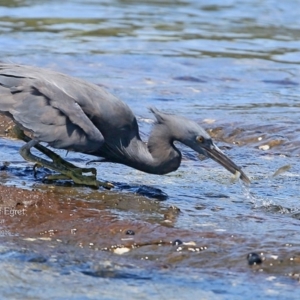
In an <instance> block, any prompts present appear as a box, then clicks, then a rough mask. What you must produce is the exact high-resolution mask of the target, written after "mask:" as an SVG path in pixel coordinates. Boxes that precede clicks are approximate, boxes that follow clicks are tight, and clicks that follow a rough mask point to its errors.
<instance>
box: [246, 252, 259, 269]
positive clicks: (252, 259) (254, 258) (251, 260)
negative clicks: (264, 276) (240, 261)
mask: <svg viewBox="0 0 300 300" xmlns="http://www.w3.org/2000/svg"><path fill="white" fill-rule="evenodd" d="M247 260H248V264H249V265H250V266H253V265H260V264H261V263H262V259H261V257H260V255H259V254H257V253H255V252H253V253H249V254H248V255H247Z"/></svg>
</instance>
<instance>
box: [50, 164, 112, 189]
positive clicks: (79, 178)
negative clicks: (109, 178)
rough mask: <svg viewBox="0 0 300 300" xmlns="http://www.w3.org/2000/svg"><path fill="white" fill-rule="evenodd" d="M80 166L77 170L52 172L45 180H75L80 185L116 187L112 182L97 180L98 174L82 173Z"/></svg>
mask: <svg viewBox="0 0 300 300" xmlns="http://www.w3.org/2000/svg"><path fill="white" fill-rule="evenodd" d="M79 170H80V168H78V169H75V170H68V171H65V172H64V173H63V174H52V175H46V176H45V177H44V180H51V181H52V180H54V181H55V180H70V179H71V180H73V181H74V183H76V184H79V185H85V186H90V187H94V188H99V187H100V186H102V187H104V188H106V189H111V188H113V187H114V185H113V184H111V183H110V182H103V181H99V180H97V178H96V176H95V175H94V174H93V175H82V174H80V173H79Z"/></svg>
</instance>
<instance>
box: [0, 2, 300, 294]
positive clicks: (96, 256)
mask: <svg viewBox="0 0 300 300" xmlns="http://www.w3.org/2000/svg"><path fill="white" fill-rule="evenodd" d="M299 4H300V2H299V1H294V0H288V1H281V2H278V1H274V0H263V1H252V0H251V1H250V0H248V1H247V0H245V1H233V0H228V1H222V2H220V1H209V3H208V1H196V0H185V1H173V0H169V1H168V0H164V1H158V0H157V1H155V0H152V1H135V0H119V1H117V0H106V1H98V0H97V1H95V0H89V1H82V0H68V1H56V0H55V1H46V0H45V1H40V0H18V1H3V0H2V1H0V45H1V48H0V53H1V60H4V61H9V62H17V63H26V64H31V65H37V66H43V67H48V68H51V69H54V70H59V71H62V72H65V73H68V74H71V75H73V76H77V77H81V78H84V79H86V80H89V81H92V82H94V83H96V84H101V85H103V86H104V87H105V88H107V89H108V90H109V91H111V92H112V93H114V94H115V95H117V96H118V97H120V98H122V99H123V100H125V101H126V102H127V103H128V104H129V105H130V107H131V108H132V109H133V111H134V112H135V114H136V115H137V118H138V120H139V125H140V128H141V131H142V136H143V138H145V139H146V138H147V135H148V134H149V131H150V130H151V124H152V121H150V120H152V119H153V116H152V115H151V114H150V113H149V112H148V110H147V107H149V106H157V107H158V108H160V109H162V110H165V111H168V112H173V113H177V114H183V115H185V116H188V117H190V118H191V119H193V120H196V121H198V122H199V123H201V124H202V125H203V126H204V127H205V128H206V129H207V131H208V132H209V133H210V134H211V136H212V137H213V138H214V139H215V140H216V142H217V144H218V145H219V146H220V147H221V148H222V150H223V151H225V152H226V154H228V155H229V156H230V157H231V158H232V159H233V160H234V161H236V162H237V164H239V165H241V166H242V167H243V168H244V169H245V172H246V173H247V174H249V176H250V178H251V180H252V184H251V186H250V188H246V187H243V186H242V185H241V184H240V183H232V182H231V175H230V174H229V173H227V172H226V170H223V169H222V168H221V167H220V166H218V165H216V164H215V163H214V162H213V161H210V160H204V161H199V160H198V159H197V157H196V156H195V154H193V153H192V152H191V151H190V150H188V149H186V148H184V147H182V151H183V154H184V160H183V163H182V166H181V168H180V169H179V170H178V171H177V172H175V173H171V174H169V175H168V176H154V175H148V174H144V173H141V172H138V171H136V170H133V169H130V168H127V167H125V166H119V165H109V164H107V165H105V164H100V165H96V167H97V169H98V174H99V177H100V178H103V179H105V180H108V181H113V182H118V183H120V185H119V189H118V190H116V191H114V192H107V191H104V192H103V191H92V192H91V191H90V190H88V189H85V188H80V187H75V188H68V187H67V186H59V187H52V186H51V185H45V184H43V183H42V182H41V177H42V176H43V175H44V174H45V173H43V172H46V171H45V170H40V173H39V177H38V178H37V179H36V178H34V176H33V174H32V173H31V169H30V167H29V164H27V163H26V162H24V161H23V160H22V158H21V157H20V156H19V154H18V148H19V147H20V145H21V144H22V143H21V142H18V141H12V140H9V139H4V138H1V140H0V142H1V143H0V153H1V158H0V182H1V184H4V185H5V186H11V185H17V186H18V187H23V188H25V189H27V190H28V191H30V190H31V189H33V188H34V189H36V190H37V191H40V190H42V191H43V192H44V193H45V195H46V199H44V198H43V197H44V196H41V195H40V196H38V197H37V195H39V194H32V195H31V196H30V195H29V194H28V195H27V196H26V197H37V198H40V199H44V200H43V201H41V200H40V202H38V203H39V204H36V205H33V204H32V203H35V202H34V201H33V202H32V201H31V202H30V201H29V200H28V199H27V198H26V197H25V194H24V199H27V202H26V203H27V204H26V205H29V204H31V205H33V207H31V206H30V207H31V208H30V213H29V210H28V213H29V215H28V216H27V217H26V218H23V219H22V218H21V219H4V218H3V217H2V218H1V216H0V227H1V230H4V231H1V232H2V233H3V234H2V237H1V239H3V243H4V244H5V245H6V246H5V247H7V248H5V249H4V248H3V249H1V255H0V264H1V266H2V268H1V270H2V271H1V272H0V277H1V278H2V279H3V280H0V282H1V284H0V287H1V290H2V291H4V292H3V294H7V295H9V296H10V297H11V298H12V299H14V298H18V297H19V295H20V291H21V294H22V297H23V299H26V297H27V298H28V299H31V298H32V296H33V295H38V296H39V298H40V299H43V297H44V298H45V295H44V294H41V293H40V292H38V291H40V290H41V288H43V289H42V290H43V291H44V290H46V291H47V293H45V294H47V297H48V295H51V296H52V297H53V298H55V297H57V298H58V297H64V298H71V297H76V296H77V297H79V298H80V297H81V296H82V297H86V299H97V298H98V297H97V295H99V288H98V287H99V283H100V284H101V283H103V284H102V285H101V286H102V288H101V291H102V293H103V295H104V296H103V297H106V298H107V299H116V298H124V296H123V295H124V294H126V295H129V298H130V297H131V298H132V299H134V298H137V297H139V296H140V295H143V298H144V299H147V298H150V297H151V299H153V298H154V299H161V297H162V295H165V296H166V297H168V298H169V297H171V298H174V299H176V298H178V295H180V298H181V299H182V298H183V299H190V298H191V297H194V298H208V299H228V298H235V299H244V295H245V293H249V292H251V295H252V297H261V298H262V299H268V298H269V297H279V295H281V296H280V297H281V299H284V296H282V295H285V296H286V298H287V299H293V298H294V299H296V298H297V295H294V293H293V291H294V289H293V287H292V286H293V285H294V284H297V280H299V247H300V240H299V235H298V231H299V219H300V217H299V184H298V182H299V174H300V166H299V163H298V161H299V146H300V144H299V133H300V125H299V106H300V105H299V103H300V101H299V100H300V97H299V86H300V79H299V78H300V68H299V62H300V60H299V57H300V50H299V49H300V42H299V41H300V30H299V28H300V18H299V16H298V14H299V13H298V11H299V9H298V8H299ZM0 133H1V136H2V137H3V136H5V135H6V131H5V126H4V125H3V124H2V123H1V121H0ZM59 154H61V155H63V156H65V155H66V153H65V152H64V151H59ZM67 158H68V159H70V160H71V161H73V162H76V164H80V165H84V164H85V162H86V161H88V160H90V159H89V158H87V157H86V156H84V155H80V154H72V153H69V154H68V156H67ZM5 162H9V164H8V165H6V164H5ZM286 166H290V168H285V167H286ZM25 167H27V168H25ZM278 170H279V172H278ZM274 173H277V176H273V175H274ZM145 187H146V188H145ZM143 189H146V191H147V192H150V193H152V194H151V195H152V196H153V193H154V194H155V193H157V192H159V193H161V191H162V192H164V193H165V194H167V196H168V198H167V200H166V201H163V202H161V201H156V200H155V199H153V198H151V199H150V198H145V197H144V196H143V195H141V193H137V194H135V192H138V191H142V193H144V192H145V190H143ZM26 192H27V191H26ZM165 194H161V195H163V196H164V199H165V198H166V195H165ZM8 195H10V196H9V197H8ZM149 195H150V194H149ZM149 195H148V196H149ZM151 195H150V196H151ZM155 195H156V194H155ZM155 195H154V196H155ZM3 197H4V196H3V195H1V196H0V200H1V201H2V202H1V205H7V201H10V202H9V203H13V199H14V198H13V194H9V193H8V192H7V194H6V198H9V200H7V199H6V198H5V197H4V198H3ZM47 197H48V198H47ZM51 197H53V198H51ZM102 197H103V198H102ZM24 199H23V200H24ZM34 199H35V198H34ZM49 199H52V200H51V201H52V202H51V203H49V202H47V201H49ZM17 200H18V199H17ZM31 200H32V199H31ZM35 200H36V199H35ZM160 200H163V199H160ZM28 201H29V202H28ZM15 205H16V206H17V204H16V203H15ZM18 205H23V204H22V201H21V203H19V204H18ZM19 208H20V207H19ZM28 209H29V208H28ZM62 216H63V217H62ZM3 220H4V221H3ZM74 229H76V230H77V231H74ZM125 229H126V230H128V229H130V230H134V231H135V233H136V235H135V236H134V240H131V238H132V237H128V236H126V235H125V237H124V236H123V233H124V232H126V230H125ZM51 230H54V231H51ZM55 230H56V231H55ZM71 230H73V231H71ZM6 233H13V235H12V236H7V234H6ZM74 233H75V235H74ZM41 238H43V239H41ZM124 239H125V240H124ZM175 239H180V240H182V241H183V242H187V243H189V242H194V243H195V245H193V244H192V245H185V247H184V248H183V249H182V250H179V251H177V248H174V247H172V246H170V242H172V241H173V240H175ZM124 241H126V243H127V244H126V245H127V246H128V245H129V246H130V247H132V245H131V244H130V243H131V242H132V241H136V242H138V243H139V244H138V245H135V246H136V248H135V246H134V247H133V248H130V251H129V252H126V253H125V252H123V253H124V254H122V255H117V254H114V253H112V251H101V249H102V248H103V247H104V246H105V247H108V248H109V247H110V246H116V245H119V244H122V243H123V244H124V243H125V242H124ZM160 241H161V242H160ZM96 244H97V245H96ZM129 246H128V247H129ZM202 246H206V247H207V249H205V250H204V251H199V252H198V251H196V250H195V249H196V248H199V249H200V247H202ZM3 247H4V246H3ZM97 247H98V248H99V249H100V250H99V249H98V250H96V249H95V248H97ZM189 248H190V250H188V249H189ZM191 249H192V250H191ZM118 251H125V250H124V249H123V250H118ZM252 252H255V253H258V254H260V255H262V257H263V263H262V264H261V265H259V266H254V267H253V266H252V267H250V266H248V264H247V254H249V253H252ZM119 254H120V253H119ZM149 270H151V272H150V271H149ZM89 275H91V276H89ZM57 278H59V280H57ZM108 278H110V279H108ZM113 279H114V280H113ZM292 279H293V280H292ZM49 282H55V285H56V287H57V292H56V291H54V289H52V288H50V289H49V288H48V286H49V285H48V284H49ZM150 283H151V284H150ZM28 285H30V286H34V289H35V293H33V292H32V293H31V292H29V291H28V293H25V292H24V290H28ZM74 286H76V287H77V290H74V289H73V288H74ZM66 287H70V288H66ZM71 287H72V288H71ZM116 287H118V289H116ZM119 288H120V289H121V290H122V291H119ZM199 295H200V296H199ZM241 295H243V297H241ZM7 298H9V297H7Z"/></svg>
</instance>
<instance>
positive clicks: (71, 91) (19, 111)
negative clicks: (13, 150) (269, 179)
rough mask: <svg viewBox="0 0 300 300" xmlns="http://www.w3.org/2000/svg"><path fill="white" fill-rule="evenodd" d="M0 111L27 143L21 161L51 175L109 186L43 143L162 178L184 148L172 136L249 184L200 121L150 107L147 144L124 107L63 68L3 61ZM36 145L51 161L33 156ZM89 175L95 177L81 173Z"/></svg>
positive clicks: (103, 91) (21, 151) (135, 122)
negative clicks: (151, 116)
mask: <svg viewBox="0 0 300 300" xmlns="http://www.w3.org/2000/svg"><path fill="white" fill-rule="evenodd" d="M0 112H2V113H3V114H4V115H6V116H8V117H10V118H11V119H12V120H13V121H14V123H15V124H16V126H17V128H19V129H20V130H19V133H18V137H19V138H21V139H23V140H24V141H26V144H25V145H24V146H22V147H21V149H20V154H21V155H22V156H23V158H24V159H25V160H27V161H31V162H34V163H36V164H39V165H42V166H45V167H47V168H49V169H52V170H54V171H56V172H58V173H59V174H58V175H57V176H55V175H52V176H49V179H58V178H64V179H67V178H68V179H72V180H73V181H74V182H75V183H77V184H84V185H88V186H97V187H99V186H104V187H107V188H110V187H112V185H111V184H109V183H106V182H101V181H98V180H97V179H96V169H95V168H78V167H76V166H75V165H73V164H71V163H69V162H67V161H65V160H64V159H62V158H61V157H60V156H58V155H57V154H55V153H54V152H53V151H52V150H50V149H48V148H46V147H45V146H43V145H42V144H40V143H41V142H45V143H47V144H48V145H49V146H51V147H53V148H58V149H65V150H68V151H76V152H81V153H86V154H89V155H94V156H97V157H100V158H101V159H100V160H99V161H102V162H112V163H119V164H124V165H127V166H129V167H132V168H135V169H138V170H141V171H144V172H147V173H151V174H160V175H162V174H167V173H170V172H173V171H175V170H177V169H178V167H179V165H180V163H181V153H180V151H179V150H178V149H177V148H176V146H175V145H174V141H179V142H181V143H183V144H185V145H187V146H189V147H190V148H192V149H193V150H194V151H196V152H198V153H200V154H202V155H205V156H206V157H209V158H212V159H213V160H215V161H216V162H218V163H219V164H221V165H222V166H223V167H225V168H226V169H227V170H229V171H230V172H231V173H233V174H238V175H239V176H240V178H241V179H242V180H243V181H244V182H246V183H249V182H250V180H249V178H248V177H247V176H246V175H245V173H244V172H243V171H242V170H241V168H240V167H238V166H237V165H236V164H235V163H234V162H233V161H231V160H230V159H229V158H228V157H227V156H226V155H225V154H224V153H223V152H222V151H221V150H220V149H219V148H218V147H217V146H216V145H215V144H214V142H213V141H212V139H211V138H210V136H209V135H208V134H207V133H206V131H205V130H204V129H203V128H202V127H201V126H199V125H198V124H197V123H196V122H194V121H191V120H188V119H186V118H184V117H181V116H177V115H171V114H166V113H162V112H160V111H158V110H157V109H155V108H152V109H151V112H152V113H153V114H154V116H155V118H156V123H155V125H154V126H153V130H152V132H151V134H150V137H149V140H148V142H147V143H145V142H143V141H142V140H141V138H140V135H139V128H138V123H137V120H136V118H135V116H134V114H133V112H132V111H131V109H130V108H129V107H128V106H127V104H125V103H124V102H122V101H121V100H119V99H118V98H116V97H115V96H113V95H112V94H110V93H108V92H107V91H106V90H104V89H103V88H101V87H99V86H97V85H94V84H91V83H88V82H85V81H83V80H80V79H77V78H73V77H70V76H67V75H64V74H61V73H58V72H54V71H50V70H46V69H40V68H36V67H32V66H24V65H17V64H6V63H0ZM24 131H25V132H26V135H25V134H24ZM32 147H35V148H36V149H38V150H39V151H40V152H42V153H44V154H45V155H46V156H47V157H49V158H50V159H51V160H52V161H49V160H47V159H43V158H41V157H38V156H36V155H33V154H32V153H31V151H30V150H31V148H32ZM88 172H91V173H92V175H84V174H85V173H88Z"/></svg>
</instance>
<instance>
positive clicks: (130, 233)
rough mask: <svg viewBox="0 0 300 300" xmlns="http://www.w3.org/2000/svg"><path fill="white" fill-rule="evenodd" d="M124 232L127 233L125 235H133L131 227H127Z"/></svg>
mask: <svg viewBox="0 0 300 300" xmlns="http://www.w3.org/2000/svg"><path fill="white" fill-rule="evenodd" d="M126 234H127V235H135V232H134V231H133V230H131V229H128V230H127V231H126Z"/></svg>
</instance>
